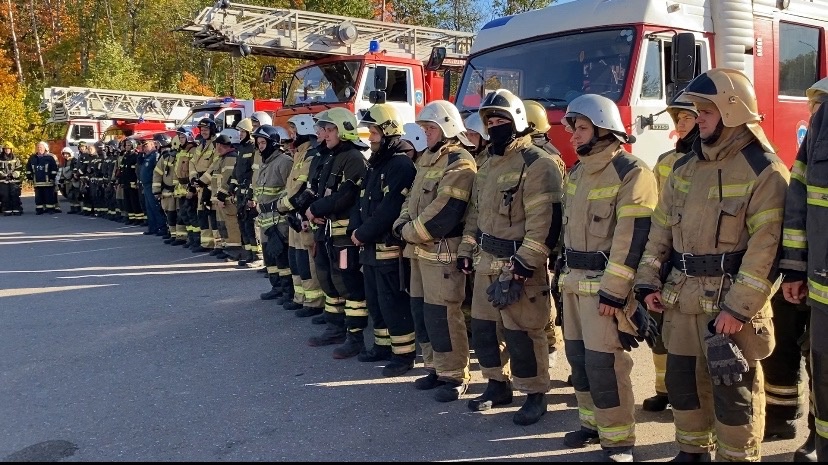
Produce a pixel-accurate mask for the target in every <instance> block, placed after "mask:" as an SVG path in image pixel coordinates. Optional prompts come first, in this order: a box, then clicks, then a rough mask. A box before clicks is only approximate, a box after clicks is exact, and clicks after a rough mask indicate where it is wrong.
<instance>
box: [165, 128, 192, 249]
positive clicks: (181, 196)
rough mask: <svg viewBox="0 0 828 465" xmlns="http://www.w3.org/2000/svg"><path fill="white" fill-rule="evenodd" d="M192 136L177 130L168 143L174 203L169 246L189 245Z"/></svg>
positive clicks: (189, 133) (186, 130)
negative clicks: (173, 218)
mask: <svg viewBox="0 0 828 465" xmlns="http://www.w3.org/2000/svg"><path fill="white" fill-rule="evenodd" d="M194 142H195V141H194V139H193V134H192V132H190V130H189V129H185V128H179V129H177V130H176V132H175V136H173V138H172V140H171V141H170V149H171V151H172V157H173V160H172V163H173V166H172V176H173V199H174V202H175V227H174V229H171V230H170V232H171V233H172V239H173V240H172V241H171V242H170V243H169V244H170V245H173V246H177V245H182V246H185V247H189V245H190V240H189V237H190V228H191V226H190V223H191V220H190V217H191V216H192V215H193V212H192V210H193V209H192V208H190V207H191V206H193V205H192V202H190V201H189V200H190V199H188V198H187V194H188V184H189V182H190V150H192V148H193V147H194V145H195V143H194Z"/></svg>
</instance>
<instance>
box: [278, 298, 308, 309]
mask: <svg viewBox="0 0 828 465" xmlns="http://www.w3.org/2000/svg"><path fill="white" fill-rule="evenodd" d="M282 308H284V309H285V310H290V311H297V310H301V309H303V308H305V307H304V305H302V304H300V303H297V302H294V301H292V300H291V301H290V302H288V303H286V304H284V305H282Z"/></svg>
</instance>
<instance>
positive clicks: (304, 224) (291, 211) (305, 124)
mask: <svg viewBox="0 0 828 465" xmlns="http://www.w3.org/2000/svg"><path fill="white" fill-rule="evenodd" d="M288 131H289V133H290V138H291V140H292V142H291V152H292V153H293V168H292V169H291V170H290V179H288V183H287V186H286V187H285V193H284V196H283V197H282V198H281V199H280V200H279V203H278V204H277V208H278V210H279V213H281V214H283V215H285V219H286V221H287V222H288V225H289V226H290V230H289V231H288V264H289V265H290V270H291V279H292V281H293V299H292V300H291V301H287V298H288V296H287V294H286V295H283V296H282V297H281V299H282V301H283V302H284V303H282V307H283V308H284V309H285V310H293V311H294V312H295V313H294V314H295V315H296V316H297V317H300V318H306V317H310V316H316V315H321V314H322V312H323V307H324V305H325V293H324V292H323V291H322V288H321V287H320V286H319V280H318V279H317V277H316V267H315V266H314V265H313V264H312V263H311V256H310V251H311V249H312V247H313V232H312V231H311V230H310V228H309V225H308V221H307V218H305V217H304V213H303V212H301V211H299V210H298V209H297V206H296V205H295V204H294V203H295V201H296V199H297V198H298V196H299V195H301V193H302V191H304V190H305V189H307V185H308V175H309V173H310V168H311V165H312V164H313V162H314V160H315V159H316V158H318V157H317V155H318V151H317V150H316V147H315V146H316V142H317V139H316V133H315V131H314V121H313V117H312V116H311V115H295V116H292V117H291V118H290V119H289V120H288Z"/></svg>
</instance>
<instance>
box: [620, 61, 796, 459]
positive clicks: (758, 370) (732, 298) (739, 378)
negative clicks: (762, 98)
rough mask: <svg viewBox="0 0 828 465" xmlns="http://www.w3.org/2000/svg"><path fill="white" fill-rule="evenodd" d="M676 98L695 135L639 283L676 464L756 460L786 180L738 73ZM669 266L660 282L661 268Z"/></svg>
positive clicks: (706, 77)
mask: <svg viewBox="0 0 828 465" xmlns="http://www.w3.org/2000/svg"><path fill="white" fill-rule="evenodd" d="M679 99H680V100H681V101H685V102H692V103H694V104H695V106H696V109H697V110H698V112H699V117H698V119H697V123H698V125H699V139H698V140H697V141H696V143H695V144H694V145H693V150H692V151H691V153H689V154H687V155H685V156H684V157H682V158H680V159H679V160H678V161H676V162H675V164H674V165H673V172H672V174H671V175H670V177H669V178H668V180H667V183H666V185H665V186H664V190H663V191H662V194H661V197H660V199H659V203H658V207H657V208H656V210H655V212H654V213H653V225H652V230H651V232H650V236H649V240H648V242H647V248H646V251H645V254H644V256H643V257H642V260H641V266H640V267H639V274H638V276H637V278H636V290H637V291H638V297H639V299H641V300H643V301H644V302H645V303H646V305H647V307H648V309H650V310H655V311H664V312H665V314H664V342H665V345H666V347H667V352H668V354H667V376H666V384H667V393H668V396H669V399H670V404H671V405H672V406H673V418H674V420H675V425H676V441H677V442H678V446H679V450H680V452H679V455H678V456H677V457H676V460H677V461H708V460H710V453H711V452H712V451H713V450H714V449H715V450H717V453H716V459H717V460H719V461H758V460H760V459H761V442H762V435H763V430H764V424H765V398H764V397H765V396H764V379H763V373H762V367H761V365H760V364H759V363H758V361H759V360H761V359H763V358H765V357H767V356H768V355H769V354H770V353H771V351H772V350H773V346H774V335H773V333H774V330H773V325H772V324H771V322H770V318H771V313H772V312H771V305H770V297H771V295H772V294H773V289H774V281H775V280H776V278H777V274H778V273H777V270H776V267H777V250H778V249H779V247H780V239H781V236H782V219H783V207H784V204H785V191H786V188H787V184H788V178H789V173H788V170H787V169H786V168H785V166H784V165H783V164H782V163H781V161H780V160H779V159H778V158H777V157H776V155H774V153H773V148H772V146H771V144H770V142H769V141H768V139H767V137H766V136H765V134H764V132H763V131H762V129H761V127H760V126H759V121H760V119H761V117H760V115H759V112H758V109H757V103H756V94H755V93H754V90H753V86H752V84H751V83H750V81H749V79H748V78H747V76H745V75H744V74H743V73H741V72H740V71H736V70H731V69H723V68H722V69H712V70H710V71H707V72H705V73H703V74H701V75H699V76H698V77H697V78H695V79H694V80H693V81H692V82H690V84H689V85H688V86H687V88H686V89H685V90H684V93H683V94H682V95H681V96H680V97H679ZM667 261H670V262H672V267H673V269H672V271H671V272H670V274H669V276H668V277H667V279H666V281H664V282H662V281H661V279H660V277H659V271H660V268H661V264H662V263H665V262H667Z"/></svg>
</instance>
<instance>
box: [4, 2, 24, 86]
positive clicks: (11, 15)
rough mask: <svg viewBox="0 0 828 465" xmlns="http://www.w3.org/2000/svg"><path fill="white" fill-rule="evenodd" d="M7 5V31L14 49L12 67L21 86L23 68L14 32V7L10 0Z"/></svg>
mask: <svg viewBox="0 0 828 465" xmlns="http://www.w3.org/2000/svg"><path fill="white" fill-rule="evenodd" d="M6 3H7V4H8V5H9V29H11V36H12V46H13V47H14V66H16V67H17V77H18V78H20V83H21V84H23V82H24V79H23V67H22V66H20V46H19V45H18V44H17V32H15V30H14V7H13V6H12V2H11V0H6Z"/></svg>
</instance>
